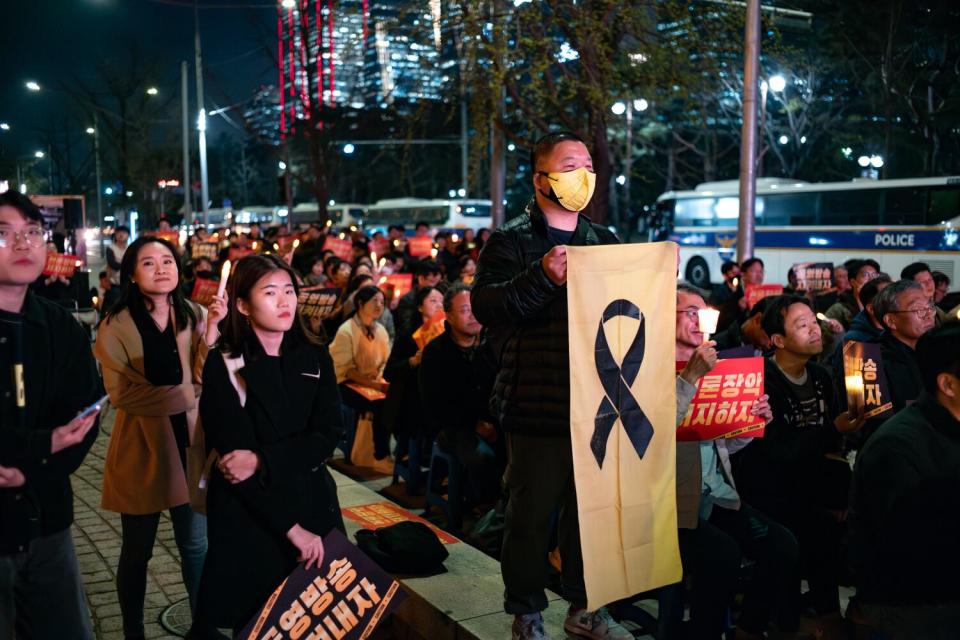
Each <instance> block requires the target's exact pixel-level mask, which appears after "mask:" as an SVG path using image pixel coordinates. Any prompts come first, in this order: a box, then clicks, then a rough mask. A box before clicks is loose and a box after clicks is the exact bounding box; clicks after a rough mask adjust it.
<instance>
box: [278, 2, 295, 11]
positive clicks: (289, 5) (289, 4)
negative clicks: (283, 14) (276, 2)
mask: <svg viewBox="0 0 960 640" xmlns="http://www.w3.org/2000/svg"><path fill="white" fill-rule="evenodd" d="M280 6H281V7H283V8H284V9H293V8H294V7H296V6H297V0H281V2H280Z"/></svg>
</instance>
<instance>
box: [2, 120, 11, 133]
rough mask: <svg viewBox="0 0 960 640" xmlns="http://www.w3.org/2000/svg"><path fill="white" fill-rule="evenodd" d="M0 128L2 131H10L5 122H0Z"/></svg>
mask: <svg viewBox="0 0 960 640" xmlns="http://www.w3.org/2000/svg"><path fill="white" fill-rule="evenodd" d="M0 129H3V130H4V131H10V125H9V124H7V123H6V122H0Z"/></svg>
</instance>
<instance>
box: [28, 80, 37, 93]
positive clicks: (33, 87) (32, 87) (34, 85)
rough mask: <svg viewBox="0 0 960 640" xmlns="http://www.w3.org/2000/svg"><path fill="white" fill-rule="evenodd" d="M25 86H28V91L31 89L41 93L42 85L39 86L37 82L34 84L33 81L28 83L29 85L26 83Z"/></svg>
mask: <svg viewBox="0 0 960 640" xmlns="http://www.w3.org/2000/svg"><path fill="white" fill-rule="evenodd" d="M25 86H26V87H27V89H29V90H30V91H40V85H39V84H37V83H36V82H34V81H33V80H29V81H27V83H26V85H25Z"/></svg>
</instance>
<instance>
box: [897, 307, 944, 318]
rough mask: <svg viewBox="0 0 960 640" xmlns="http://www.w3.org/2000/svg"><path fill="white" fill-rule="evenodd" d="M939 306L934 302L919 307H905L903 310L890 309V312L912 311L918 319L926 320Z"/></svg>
mask: <svg viewBox="0 0 960 640" xmlns="http://www.w3.org/2000/svg"><path fill="white" fill-rule="evenodd" d="M936 310H937V308H936V307H934V306H933V305H932V304H928V305H927V306H925V307H920V308H918V309H904V310H903V311H890V312H888V313H912V314H914V315H916V316H917V320H926V319H927V318H929V317H931V316H932V315H933V314H934V313H936Z"/></svg>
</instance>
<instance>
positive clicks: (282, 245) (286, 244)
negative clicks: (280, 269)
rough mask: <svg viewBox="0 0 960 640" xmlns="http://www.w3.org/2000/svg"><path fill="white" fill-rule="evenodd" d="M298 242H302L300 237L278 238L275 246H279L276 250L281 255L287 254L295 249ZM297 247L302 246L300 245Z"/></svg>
mask: <svg viewBox="0 0 960 640" xmlns="http://www.w3.org/2000/svg"><path fill="white" fill-rule="evenodd" d="M296 240H300V236H299V235H289V236H277V238H276V240H275V241H274V244H275V245H277V246H276V247H275V248H276V250H277V251H279V252H280V253H286V252H287V251H289V250H290V249H291V248H293V243H294V241H296ZM297 246H300V245H299V244H298V245H297Z"/></svg>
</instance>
